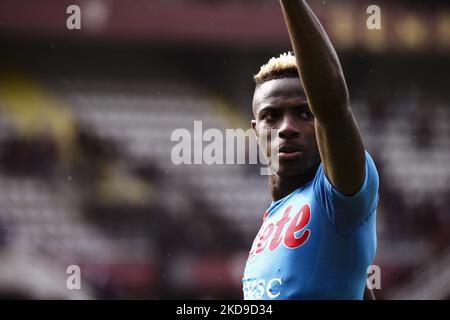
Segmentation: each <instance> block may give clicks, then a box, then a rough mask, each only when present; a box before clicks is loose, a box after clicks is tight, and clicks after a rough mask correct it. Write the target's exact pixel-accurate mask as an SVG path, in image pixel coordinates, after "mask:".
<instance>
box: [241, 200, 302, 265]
mask: <svg viewBox="0 0 450 320" xmlns="http://www.w3.org/2000/svg"><path fill="white" fill-rule="evenodd" d="M291 210H292V205H290V206H288V207H287V208H286V210H285V211H284V213H283V216H282V217H281V219H280V220H278V221H276V222H270V223H269V222H268V221H267V216H268V215H267V213H266V214H265V215H264V223H263V225H262V227H261V229H260V231H259V232H258V235H257V236H256V238H255V241H254V243H253V246H252V250H251V251H250V254H249V258H251V257H252V256H254V255H258V254H261V253H263V252H264V251H266V250H267V251H269V252H273V251H276V250H277V249H278V248H279V247H280V245H281V244H283V245H284V246H285V247H286V248H288V249H296V248H298V247H300V246H302V245H303V244H304V243H305V242H306V240H308V238H309V234H310V230H309V229H306V230H304V231H303V232H302V230H303V229H305V227H306V226H307V225H308V223H309V221H310V220H311V209H310V206H309V204H305V205H304V206H303V207H302V208H301V209H300V210H299V211H298V212H297V213H296V214H292V215H291Z"/></svg>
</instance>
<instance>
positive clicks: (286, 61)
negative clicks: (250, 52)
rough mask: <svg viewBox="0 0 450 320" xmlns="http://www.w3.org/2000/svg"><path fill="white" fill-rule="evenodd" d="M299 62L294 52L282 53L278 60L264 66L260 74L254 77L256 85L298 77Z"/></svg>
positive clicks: (275, 58) (270, 61) (274, 58)
mask: <svg viewBox="0 0 450 320" xmlns="http://www.w3.org/2000/svg"><path fill="white" fill-rule="evenodd" d="M298 76H299V74H298V68H297V61H296V59H295V56H294V55H293V54H292V52H290V51H289V52H285V53H282V54H281V55H280V56H279V57H278V58H277V57H273V58H271V59H270V60H269V62H268V63H266V64H265V65H263V66H262V67H261V69H260V70H259V72H258V73H257V74H256V75H254V77H253V79H254V80H255V83H256V85H257V86H258V85H260V84H262V83H264V82H266V81H269V80H273V79H280V78H284V77H292V78H294V77H298Z"/></svg>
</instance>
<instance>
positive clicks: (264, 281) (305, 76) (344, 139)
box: [242, 0, 378, 299]
mask: <svg viewBox="0 0 450 320" xmlns="http://www.w3.org/2000/svg"><path fill="white" fill-rule="evenodd" d="M280 3H281V6H282V9H283V13H284V17H285V21H286V24H287V27H288V30H289V35H290V38H291V42H292V45H293V48H294V52H295V57H294V56H293V55H291V54H284V55H281V56H280V57H279V58H276V59H275V58H273V59H271V60H270V61H269V63H268V64H267V65H265V66H263V67H262V68H261V71H260V72H259V73H258V74H257V75H256V76H255V81H256V89H255V93H254V99H253V112H254V116H255V120H253V121H252V126H253V128H254V130H255V133H256V135H257V137H261V134H262V132H266V133H267V132H269V131H270V130H277V134H276V135H275V136H273V135H270V134H269V139H268V145H267V149H268V150H267V151H269V150H274V149H273V147H274V144H275V146H276V148H275V150H278V152H279V153H278V156H279V164H278V170H277V172H276V173H275V174H273V175H271V176H270V191H271V194H272V198H273V202H272V204H271V206H270V208H269V209H268V210H267V212H266V213H265V214H264V217H263V224H262V227H261V230H260V232H259V233H258V235H257V236H256V239H255V241H254V243H253V246H252V248H251V251H250V254H249V257H248V260H247V264H246V267H245V272H244V277H243V280H242V281H243V291H244V298H245V299H362V298H363V296H364V292H365V287H366V286H365V285H366V279H367V268H368V267H369V266H370V265H371V264H372V262H373V259H374V256H375V251H376V229H375V218H376V207H377V203H378V174H377V170H376V168H375V164H374V162H373V161H372V159H371V157H370V156H369V154H368V153H367V152H366V151H365V149H364V146H363V142H362V139H361V137H360V133H359V130H358V127H357V125H356V122H355V119H354V117H353V115H352V111H351V108H350V101H349V94H348V90H347V86H346V83H345V79H344V75H343V72H342V69H341V66H340V63H339V60H338V57H337V55H336V52H335V51H334V49H333V46H332V44H331V43H330V41H329V39H328V37H327V35H326V33H325V31H324V30H323V28H322V26H321V24H320V22H319V21H318V19H317V18H316V16H315V15H314V13H313V12H312V10H311V9H310V8H309V6H308V5H307V4H306V2H305V1H303V0H280Z"/></svg>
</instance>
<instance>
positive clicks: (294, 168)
mask: <svg viewBox="0 0 450 320" xmlns="http://www.w3.org/2000/svg"><path fill="white" fill-rule="evenodd" d="M307 171H308V170H307V168H306V166H304V165H302V164H299V163H298V162H292V161H290V162H288V161H280V163H279V166H278V170H277V171H276V174H277V175H278V176H299V175H303V174H306V173H307Z"/></svg>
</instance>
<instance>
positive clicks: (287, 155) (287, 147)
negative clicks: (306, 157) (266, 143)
mask: <svg viewBox="0 0 450 320" xmlns="http://www.w3.org/2000/svg"><path fill="white" fill-rule="evenodd" d="M303 151H304V148H303V147H302V146H300V145H296V144H284V145H281V146H280V148H279V149H278V156H279V158H280V159H282V160H294V159H296V158H298V157H299V156H301V155H302V154H303Z"/></svg>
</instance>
